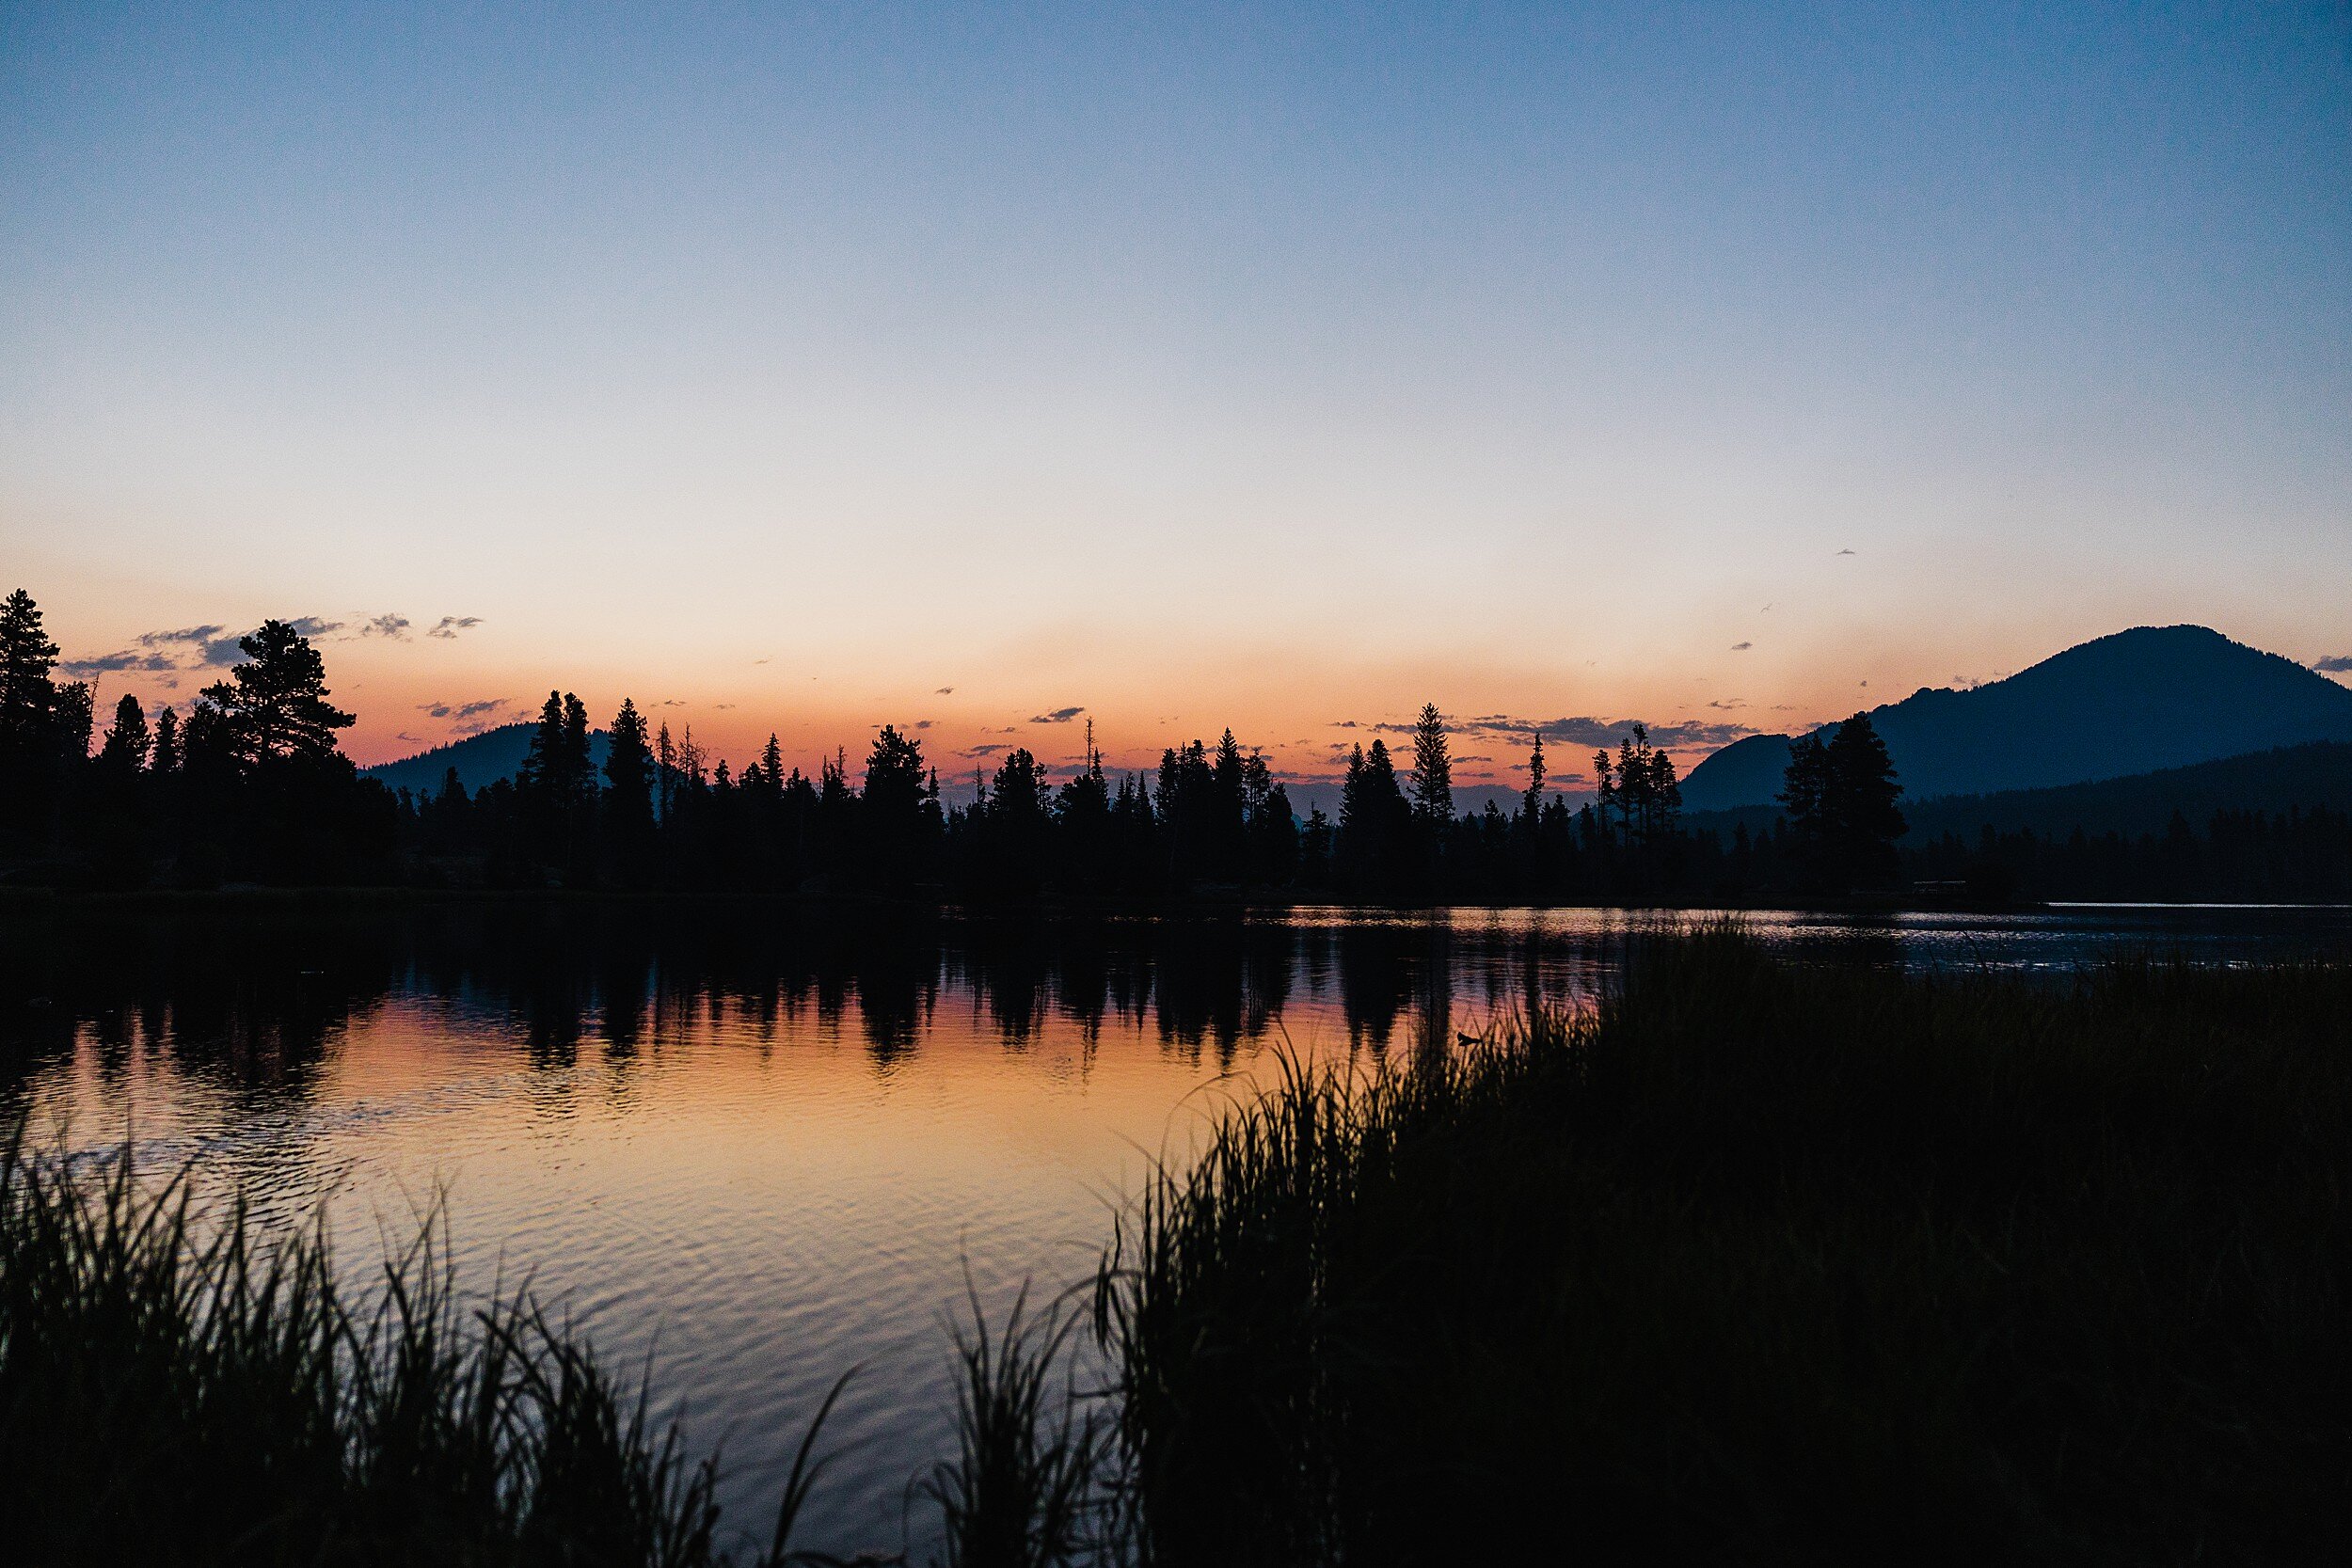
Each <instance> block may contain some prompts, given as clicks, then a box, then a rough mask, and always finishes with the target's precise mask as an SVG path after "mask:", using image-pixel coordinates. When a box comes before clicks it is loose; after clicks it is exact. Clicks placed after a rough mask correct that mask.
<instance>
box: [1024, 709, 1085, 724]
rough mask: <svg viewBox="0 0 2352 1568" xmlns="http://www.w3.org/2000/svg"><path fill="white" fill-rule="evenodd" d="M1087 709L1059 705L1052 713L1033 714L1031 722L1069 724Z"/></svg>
mask: <svg viewBox="0 0 2352 1568" xmlns="http://www.w3.org/2000/svg"><path fill="white" fill-rule="evenodd" d="M1085 711H1086V709H1084V708H1082V707H1057V708H1056V709H1055V710H1054V711H1053V712H1051V713H1033V714H1031V715H1030V716H1029V722H1030V723H1032V724H1067V723H1069V722H1070V721H1072V720H1073V719H1075V718H1077V717H1078V715H1080V714H1081V713H1084V712H1085Z"/></svg>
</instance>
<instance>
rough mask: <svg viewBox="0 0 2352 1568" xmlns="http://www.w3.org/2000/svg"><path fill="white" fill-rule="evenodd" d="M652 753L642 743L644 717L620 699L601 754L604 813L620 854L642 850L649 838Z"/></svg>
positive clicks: (651, 832) (651, 811)
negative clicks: (604, 786)
mask: <svg viewBox="0 0 2352 1568" xmlns="http://www.w3.org/2000/svg"><path fill="white" fill-rule="evenodd" d="M653 780H654V773H653V752H652V750H651V748H650V747H648V746H647V745H646V743H645V720H644V715H643V714H641V713H639V712H638V711H637V705H636V704H635V703H633V702H631V701H629V700H628V698H626V697H624V698H622V699H621V710H620V712H618V713H616V714H614V715H613V716H612V736H611V738H610V739H609V740H608V742H607V744H606V748H605V753H604V781H605V784H606V786H607V787H606V790H605V796H604V809H605V816H606V820H607V821H608V822H610V823H611V825H612V832H613V837H614V840H615V844H616V847H621V848H622V849H623V852H624V854H625V855H626V854H628V853H631V852H635V851H639V850H642V848H643V847H644V843H645V841H647V840H649V839H650V838H651V837H652V835H653Z"/></svg>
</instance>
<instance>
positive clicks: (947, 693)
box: [931, 686, 956, 697]
mask: <svg viewBox="0 0 2352 1568" xmlns="http://www.w3.org/2000/svg"><path fill="white" fill-rule="evenodd" d="M955 694H956V689H955V688H954V687H952V686H943V687H941V688H940V689H938V690H936V691H934V692H932V693H931V695H932V696H934V697H952V696H954V695H955Z"/></svg>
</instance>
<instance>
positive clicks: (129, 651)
mask: <svg viewBox="0 0 2352 1568" xmlns="http://www.w3.org/2000/svg"><path fill="white" fill-rule="evenodd" d="M57 668H58V669H60V670H62V671H64V672H65V673H67V674H69V675H72V676H73V677H74V678H75V679H76V680H87V679H89V678H90V677H91V676H93V675H110V674H114V673H118V672H120V671H124V670H138V671H158V672H160V671H166V670H177V669H179V668H180V666H179V664H178V663H177V662H175V661H174V660H173V659H172V657H171V656H170V655H168V654H163V653H157V652H155V651H154V650H152V649H143V648H124V649H122V650H121V651H120V652H118V653H111V654H99V655H97V656H96V657H91V658H68V659H61V660H59V661H58V664H57Z"/></svg>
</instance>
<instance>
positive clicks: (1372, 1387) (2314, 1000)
mask: <svg viewBox="0 0 2352 1568" xmlns="http://www.w3.org/2000/svg"><path fill="white" fill-rule="evenodd" d="M2348 1180H2352V969H2346V968H2344V967H2327V966H2300V967H2296V966H2289V967H2273V968H2265V969H2252V970H2236V971H2217V970H2210V969H2193V968H2188V967H2176V966H2171V965H2168V964H2163V963H2154V962H2134V963H2116V964H2111V965H2108V966H2106V967H2104V968H2101V969H2098V970H2096V971H2095V972H2092V973H2090V974H2085V975H2082V976H2080V977H2078V978H2076V979H2074V980H2073V981H2070V982H2062V983H2058V984H2055V985H2053V984H2040V985H2037V984H2029V983H2026V982H2024V981H2020V980H2016V979H2003V978H1994V977H1988V976H1982V975H1966V976H1947V977H1941V978H1922V977H1905V976H1901V975H1898V974H1884V973H1875V972H1862V971H1854V970H1840V969H1825V968H1806V967H1800V966H1797V965H1793V964H1790V963H1788V962H1784V961H1775V960H1773V959H1772V958H1768V957H1766V956H1765V955H1764V954H1763V953H1762V952H1761V951H1760V950H1759V949H1758V948H1757V947H1756V945H1755V944H1753V943H1752V942H1749V941H1747V940H1745V939H1743V938H1742V937H1740V935H1739V934H1737V933H1736V932H1734V931H1729V930H1717V931H1706V932H1700V933H1696V934H1694V935H1692V936H1688V937H1684V938H1680V939H1668V940H1661V941H1656V942H1647V943H1645V944H1643V945H1640V946H1638V947H1636V948H1635V949H1634V950H1633V951H1632V952H1631V953H1630V955H1629V968H1628V972H1627V974H1626V978H1625V979H1624V981H1623V983H1622V987H1621V989H1620V990H1619V992H1618V993H1617V994H1616V995H1614V996H1613V997H1612V998H1611V999H1609V1000H1608V1001H1607V1002H1606V1003H1605V1005H1604V1006H1601V1008H1600V1009H1599V1010H1598V1012H1597V1014H1594V1015H1591V1016H1585V1017H1577V1018H1566V1017H1559V1018H1541V1019H1534V1020H1528V1021H1524V1022H1522V1024H1520V1025H1518V1026H1516V1027H1514V1028H1512V1029H1510V1030H1508V1031H1506V1032H1504V1033H1502V1035H1500V1036H1499V1037H1496V1038H1494V1039H1492V1040H1490V1041H1488V1042H1487V1043H1486V1044H1485V1045H1483V1046H1481V1047H1480V1048H1478V1049H1475V1050H1472V1051H1470V1052H1468V1053H1451V1054H1447V1055H1437V1056H1425V1057H1423V1058H1422V1059H1420V1060H1418V1061H1417V1062H1416V1063H1415V1064H1414V1065H1412V1066H1411V1067H1409V1068H1406V1069H1400V1070H1393V1071H1390V1072H1387V1073H1384V1074H1381V1075H1378V1076H1375V1077H1374V1078H1372V1079H1370V1080H1360V1079H1349V1078H1346V1077H1344V1076H1340V1075H1333V1074H1314V1073H1303V1072H1302V1073H1295V1074H1294V1075H1293V1076H1292V1077H1291V1078H1290V1079H1289V1080H1288V1081H1287V1082H1286V1083H1285V1084H1283V1085H1281V1086H1280V1087H1279V1089H1278V1091H1277V1092H1275V1093H1273V1094H1271V1095H1270V1096H1268V1097H1267V1098H1265V1099H1264V1100H1263V1101H1260V1102H1258V1103H1255V1104H1254V1105H1249V1106H1245V1107H1243V1108H1242V1109H1240V1110H1238V1111H1237V1112H1236V1113H1235V1114H1234V1115H1233V1116H1232V1117H1230V1118H1229V1119H1228V1120H1227V1121H1226V1123H1225V1124H1224V1126H1223V1127H1222V1129H1221V1131H1220V1132H1218V1133H1217V1134H1216V1137H1215V1139H1214V1141H1213V1142H1212V1144H1211V1145H1210V1147H1209V1148H1208V1149H1207V1151H1206V1155H1205V1157H1204V1158H1203V1159H1202V1160H1201V1161H1200V1163H1199V1164H1197V1165H1196V1166H1194V1167H1192V1168H1191V1169H1189V1170H1187V1171H1184V1172H1170V1173H1169V1174H1168V1175H1167V1176H1166V1177H1164V1178H1163V1179H1162V1180H1160V1181H1159V1182H1158V1183H1157V1184H1156V1185H1155V1186H1154V1187H1153V1188H1152V1190H1151V1191H1150V1192H1149V1193H1147V1194H1146V1195H1145V1196H1144V1197H1143V1199H1142V1200H1141V1201H1140V1203H1139V1204H1138V1206H1137V1207H1136V1210H1135V1211H1134V1212H1132V1213H1131V1215H1130V1216H1129V1218H1128V1220H1127V1222H1126V1223H1125V1224H1124V1225H1122V1227H1121V1231H1120V1239H1119V1242H1118V1243H1117V1245H1116V1246H1115V1248H1114V1250H1113V1252H1112V1255H1111V1256H1110V1258H1109V1259H1107V1260H1106V1262H1105V1267H1104V1275H1103V1278H1102V1281H1101V1284H1100V1287H1099V1290H1098V1296H1097V1324H1098V1329H1099V1331H1100V1332H1101V1334H1102V1336H1103V1338H1104V1347H1105V1349H1106V1351H1107V1352H1108V1353H1109V1354H1110V1355H1111V1356H1112V1357H1113V1358H1114V1360H1115V1361H1116V1362H1117V1363H1118V1365H1119V1368H1120V1384H1121V1388H1120V1392H1121V1394H1122V1395H1123V1407H1122V1414H1121V1423H1122V1424H1121V1437H1122V1440H1123V1444H1124V1448H1125V1464H1126V1478H1125V1484H1126V1487H1127V1497H1126V1499H1125V1500H1126V1504H1127V1508H1126V1512H1127V1513H1128V1515H1129V1519H1130V1522H1131V1525H1132V1527H1133V1528H1135V1530H1136V1534H1137V1542H1138V1549H1139V1553H1140V1555H1143V1556H1145V1557H1147V1558H1149V1559H1150V1560H1155V1561H1158V1562H1162V1563H1168V1564H1194V1563H1202V1564H1207V1563H1216V1564H1249V1563H1281V1564H1296V1563H1318V1562H1337V1561H1343V1562H1348V1563H1359V1564H1381V1563H1408V1562H1440V1561H1489V1560H1495V1561H1517V1560H1527V1561H1565V1560H1580V1559H1581V1560H1629V1559H1631V1560H1661V1559H1663V1560H1679V1559H1683V1558H1696V1557H1706V1558H1711V1559H1717V1560H1735V1561H1778V1560H1853V1559H1860V1558H1865V1557H1868V1558H1887V1559H1894V1560H1954V1561H1990V1560H2014V1561H2035V1560H2047V1561H2068V1562H2078V1561H2094V1562H2095V1561H2118V1562H2144V1561H2185V1560H2309V1559H2313V1558H2317V1557H2319V1556H2320V1555H2321V1554H2322V1553H2332V1552H2333V1551H2334V1550H2335V1549H2337V1548H2338V1546H2339V1545H2340V1543H2341V1540H2342V1537H2343V1534H2344V1528H2345V1526H2346V1524H2347V1522H2348V1519H2352V1375H2348V1372H2347V1368H2348V1365H2352V1362H2348V1359H2347V1357H2348V1353H2352V1346H2348V1345H2347V1330H2348V1329H2352V1317H2348V1316H2347V1311H2346V1307H2347V1291H2346V1287H2347V1283H2352V1270H2348V1269H2347V1264H2348V1263H2352V1250H2348V1248H2347V1242H2348V1241H2352V1227H2347V1218H2348V1215H2347V1209H2346V1204H2347V1184H2348Z"/></svg>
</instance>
